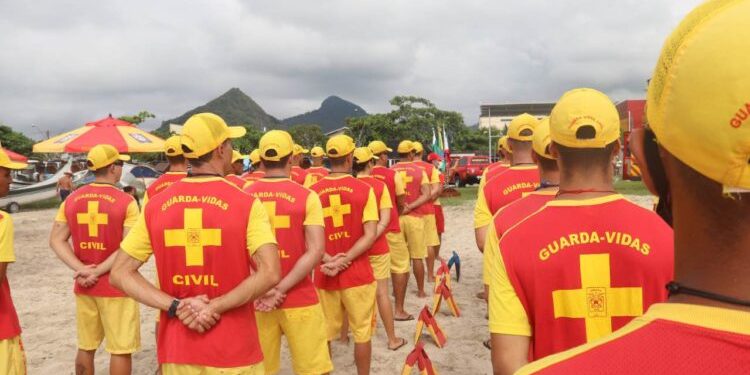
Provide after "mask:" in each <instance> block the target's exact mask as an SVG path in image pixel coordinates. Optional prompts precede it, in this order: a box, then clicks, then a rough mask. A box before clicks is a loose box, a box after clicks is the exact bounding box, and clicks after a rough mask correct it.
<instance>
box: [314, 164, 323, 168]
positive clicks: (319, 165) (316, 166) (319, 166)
mask: <svg viewBox="0 0 750 375" xmlns="http://www.w3.org/2000/svg"><path fill="white" fill-rule="evenodd" d="M312 167H313V168H322V167H323V163H320V164H313V165H312Z"/></svg>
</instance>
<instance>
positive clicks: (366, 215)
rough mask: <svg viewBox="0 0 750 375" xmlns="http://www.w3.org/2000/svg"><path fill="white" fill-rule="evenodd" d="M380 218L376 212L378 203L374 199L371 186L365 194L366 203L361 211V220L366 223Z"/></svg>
mask: <svg viewBox="0 0 750 375" xmlns="http://www.w3.org/2000/svg"><path fill="white" fill-rule="evenodd" d="M378 220H380V215H379V213H378V204H377V201H376V200H375V193H374V192H373V190H372V188H370V192H369V193H368V195H367V203H366V204H365V210H364V212H363V213H362V222H363V223H366V222H368V221H378Z"/></svg>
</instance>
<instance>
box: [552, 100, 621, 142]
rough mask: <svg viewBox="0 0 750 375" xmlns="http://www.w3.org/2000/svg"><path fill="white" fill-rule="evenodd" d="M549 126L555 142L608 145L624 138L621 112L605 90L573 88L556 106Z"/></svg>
mask: <svg viewBox="0 0 750 375" xmlns="http://www.w3.org/2000/svg"><path fill="white" fill-rule="evenodd" d="M549 128H550V137H551V138H552V141H553V142H555V143H558V144H561V145H563V146H566V147H571V148H604V147H606V146H607V145H608V144H610V143H612V142H614V141H616V140H618V139H619V138H620V115H619V114H618V113H617V108H615V105H614V104H613V103H612V101H611V100H610V99H609V97H607V95H604V94H603V93H602V92H600V91H597V90H594V89H589V88H579V89H573V90H570V91H568V92H566V93H565V94H563V96H562V97H560V100H558V102H557V104H555V107H554V108H552V113H551V114H550V117H549ZM587 129H588V130H590V131H586V130H587Z"/></svg>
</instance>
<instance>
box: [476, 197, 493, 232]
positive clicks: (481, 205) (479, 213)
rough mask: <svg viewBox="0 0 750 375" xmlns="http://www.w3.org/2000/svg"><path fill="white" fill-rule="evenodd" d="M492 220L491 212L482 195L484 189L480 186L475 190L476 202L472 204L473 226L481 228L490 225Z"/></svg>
mask: <svg viewBox="0 0 750 375" xmlns="http://www.w3.org/2000/svg"><path fill="white" fill-rule="evenodd" d="M491 222H492V212H490V206H489V205H488V204H487V199H485V197H484V189H482V188H481V187H480V188H479V190H477V202H476V203H475V205H474V228H475V229H476V228H481V227H486V226H488V225H490V223H491Z"/></svg>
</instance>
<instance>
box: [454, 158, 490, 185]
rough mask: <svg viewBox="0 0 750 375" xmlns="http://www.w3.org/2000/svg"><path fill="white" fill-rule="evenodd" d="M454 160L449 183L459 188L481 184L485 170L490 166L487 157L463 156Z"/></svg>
mask: <svg viewBox="0 0 750 375" xmlns="http://www.w3.org/2000/svg"><path fill="white" fill-rule="evenodd" d="M454 160H455V161H454V162H453V165H452V166H451V168H450V171H449V172H448V182H449V183H450V184H453V185H457V186H459V187H464V186H466V185H472V184H477V183H479V181H480V180H481V178H482V173H483V172H484V168H487V166H488V165H490V160H489V158H488V157H486V156H461V157H460V158H457V159H454Z"/></svg>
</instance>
